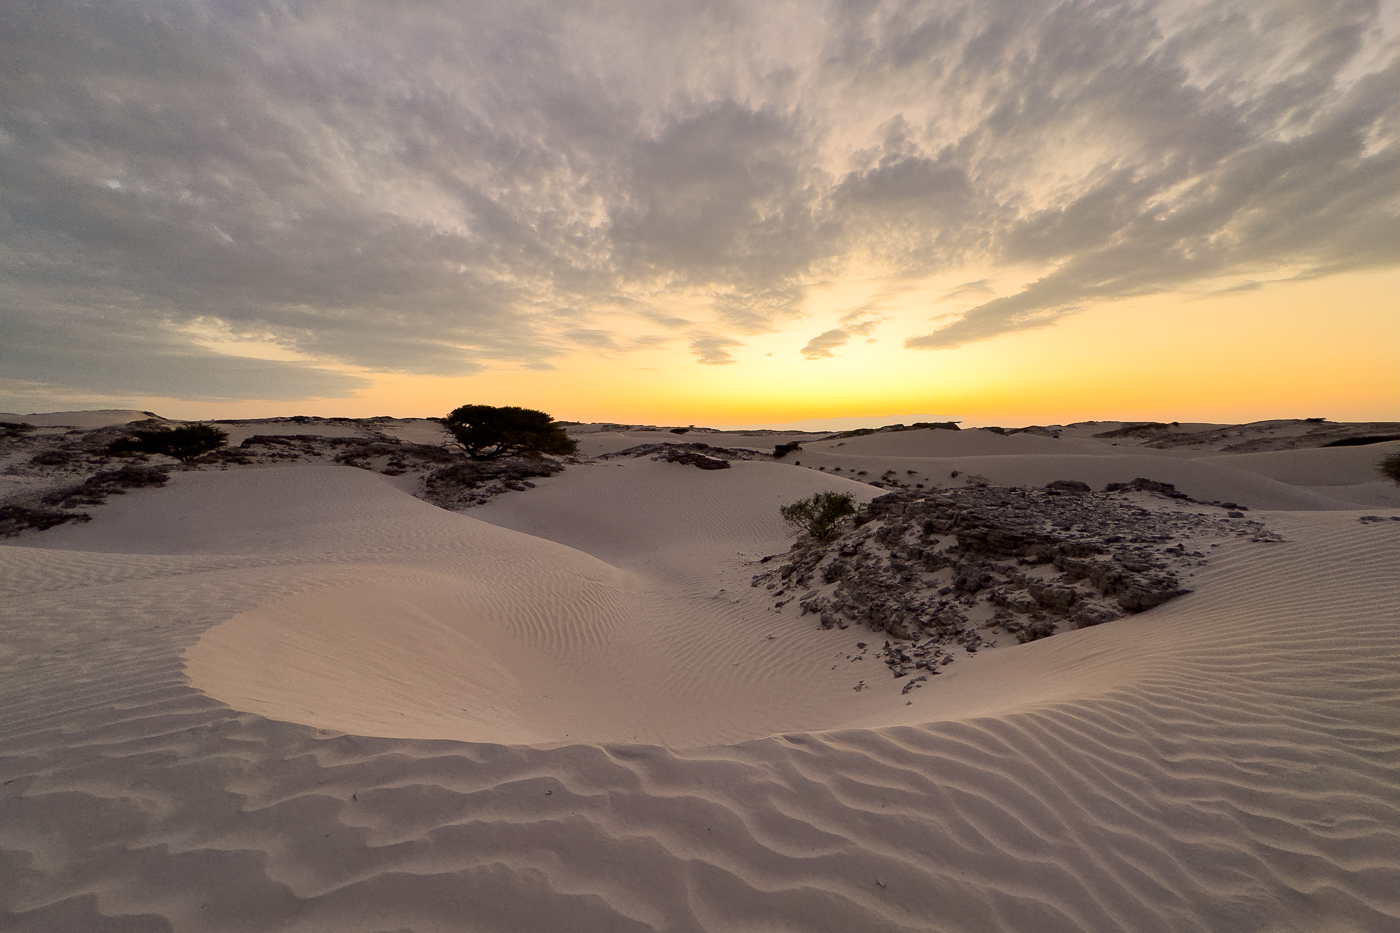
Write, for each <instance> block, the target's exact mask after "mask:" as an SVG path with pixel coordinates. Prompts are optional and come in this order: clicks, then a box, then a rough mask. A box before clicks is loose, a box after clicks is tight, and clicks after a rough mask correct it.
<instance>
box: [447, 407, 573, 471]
mask: <svg viewBox="0 0 1400 933" xmlns="http://www.w3.org/2000/svg"><path fill="white" fill-rule="evenodd" d="M442 426H443V427H445V428H446V429H447V431H448V433H449V434H451V435H452V438H453V440H455V441H456V442H457V445H458V446H460V447H461V448H462V449H463V450H465V451H466V452H467V456H468V457H470V458H472V459H473V460H495V459H497V458H498V457H520V456H525V457H531V456H539V455H540V454H556V455H559V456H563V455H566V454H572V453H574V452H575V451H576V450H578V444H577V442H575V441H574V439H573V438H571V437H569V435H568V434H566V433H564V429H563V428H562V427H560V426H558V425H557V424H555V423H554V421H553V419H551V418H550V416H549V415H547V414H545V413H544V412H542V411H535V410H534V409H531V408H517V407H515V406H507V407H504V408H497V407H495V406H492V405H463V406H462V407H461V408H457V409H454V410H453V411H452V412H451V414H449V415H448V416H447V417H446V418H444V419H442Z"/></svg>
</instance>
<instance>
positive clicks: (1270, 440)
mask: <svg viewBox="0 0 1400 933" xmlns="http://www.w3.org/2000/svg"><path fill="white" fill-rule="evenodd" d="M152 417H153V416H152V415H151V413H147V412H136V411H104V412H60V413H52V414H45V415H19V414H14V415H0V421H3V422H7V423H11V424H19V423H24V424H28V425H31V427H30V428H27V429H25V430H23V431H19V430H15V431H12V432H10V434H9V435H8V436H6V437H5V438H3V439H0V445H3V447H0V505H5V506H8V507H9V508H10V509H11V511H10V512H8V513H6V514H7V516H8V518H7V521H9V525H8V526H6V529H7V530H8V531H9V532H10V534H9V535H8V536H7V537H4V538H0V929H4V930H6V931H26V933H27V931H35V933H38V931H45V933H51V931H75V933H76V931H84V933H98V931H101V933H138V931H141V933H145V931H171V930H174V931H232V930H258V931H313V930H314V931H363V933H379V931H405V930H412V931H501V933H517V931H563V930H569V931H599V933H623V931H818V930H824V931H862V933H867V931H869V933H873V931H928V930H939V931H969V933H971V931H1037V933H1042V931H1124V930H1130V931H1135V933H1147V931H1162V933H1181V931H1232V933H1233V931H1245V933H1248V931H1257V933H1285V931H1290V933H1292V931H1297V933H1304V931H1309V933H1311V931H1338V933H1340V931H1347V933H1353V931H1357V933H1359V931H1367V933H1370V931H1374V933H1385V931H1393V930H1395V929H1397V928H1400V569H1397V568H1400V561H1397V558H1400V487H1397V486H1396V485H1395V484H1393V483H1389V482H1387V481H1386V480H1384V479H1383V478H1382V477H1381V476H1379V475H1378V474H1377V473H1376V464H1377V463H1378V462H1379V461H1380V460H1381V459H1382V458H1383V457H1385V456H1388V455H1392V454H1395V453H1396V452H1397V451H1400V440H1388V441H1378V442H1373V443H1359V442H1355V439H1357V438H1364V439H1369V440H1374V438H1376V437H1384V436H1389V435H1400V426H1397V425H1386V424H1380V425H1339V424H1333V423H1331V422H1323V421H1320V420H1281V421H1276V422H1259V423H1255V424H1250V425H1212V424H1159V425H1132V424H1123V423H1119V422H1088V423H1080V424H1073V425H1062V426H1061V425H1054V426H1041V427H1036V428H1032V429H1029V430H1022V431H1019V432H1017V431H1010V430H1006V431H1002V430H981V429H962V430H952V429H948V428H939V427H932V428H930V427H918V428H909V429H903V430H893V429H883V430H878V431H871V432H864V433H862V432H855V433H849V432H848V433H847V434H845V435H841V436H836V435H822V434H800V435H799V434H778V433H772V432H769V433H755V434H742V433H735V432H718V431H710V430H706V429H699V428H697V429H694V430H690V431H688V432H686V433H684V434H677V433H673V432H671V431H669V430H666V429H665V428H664V427H663V428H660V429H658V428H656V427H648V426H637V425H620V424H613V425H598V424H593V425H582V424H573V425H569V426H568V428H567V429H568V431H569V432H570V434H571V435H572V436H573V437H574V438H575V439H576V440H577V441H578V443H579V452H578V454H577V455H576V456H574V457H571V458H563V459H558V458H556V460H555V461H551V463H552V465H551V466H549V467H548V468H547V469H538V468H537V469H531V468H529V467H528V465H527V466H526V467H521V468H519V469H513V468H503V469H498V470H496V472H486V473H481V472H476V473H473V472H472V471H471V470H468V471H466V473H463V472H462V471H460V470H458V471H457V472H456V473H453V472H450V471H451V470H452V469H453V468H454V467H455V466H457V465H458V464H459V461H460V457H459V455H456V454H453V453H452V452H451V448H450V446H445V445H444V437H443V434H442V431H441V428H440V426H439V425H437V424H435V423H433V422H432V421H428V420H423V419H394V418H382V419H361V420H351V419H327V418H299V419H288V418H276V419H265V420H253V421H246V420H245V421H238V422H227V423H221V424H220V425H219V426H220V427H221V428H222V429H224V430H225V431H227V432H228V434H229V445H228V447H227V448H225V449H224V450H223V451H221V452H219V453H218V454H217V455H212V456H210V457H207V458H201V460H199V461H196V463H195V464H193V465H192V466H189V467H185V466H182V465H180V464H177V463H176V462H175V461H173V460H169V461H167V460H165V459H163V458H160V457H148V458H146V459H145V461H144V462H142V463H139V464H136V465H135V466H130V467H128V468H129V469H135V470H138V471H141V470H145V471H152V470H154V471H155V472H156V473H159V474H160V475H159V476H158V477H155V478H154V479H152V478H151V476H150V475H149V473H147V474H141V475H142V476H146V479H143V480H139V481H137V480H133V481H130V482H126V481H122V480H120V479H119V478H118V479H110V478H109V479H107V480H102V479H100V475H106V476H109V477H110V475H112V474H113V473H114V471H115V472H120V470H121V469H122V464H121V463H117V462H115V461H113V460H112V458H109V457H106V456H105V455H104V454H103V453H102V451H103V449H104V445H105V444H106V443H109V442H110V440H111V439H113V438H115V437H117V436H120V434H121V432H123V431H125V430H127V429H128V428H129V427H130V426H131V425H133V424H141V423H145V422H147V421H149V420H150V419H152ZM155 423H159V419H158V418H157V419H156V421H155ZM872 427H875V425H872ZM1348 439H1351V440H1348ZM1339 442H1340V443H1339ZM793 443H795V444H797V445H798V449H794V450H791V451H790V452H788V453H787V454H786V455H785V456H782V457H775V456H774V452H775V448H776V447H777V446H778V445H785V444H793ZM658 445H661V446H658ZM690 445H704V446H690ZM123 462H124V461H123ZM536 467H538V464H537V465H536ZM560 467H562V469H560ZM131 475H136V474H131ZM94 477H99V479H98V480H96V481H94ZM147 480H149V481H147ZM84 484H87V485H84ZM104 484H105V485H104ZM1110 484H1112V486H1113V487H1114V488H1113V489H1112V490H1111V491H1110V489H1109V487H1110ZM828 491H830V492H838V493H849V494H850V495H851V496H852V497H853V498H854V500H855V501H856V503H857V504H858V505H859V506H860V512H859V513H858V514H857V515H856V516H855V517H854V519H853V520H848V523H847V524H846V525H845V526H844V528H843V533H842V535H841V536H840V537H839V538H837V539H836V540H835V541H832V542H830V543H829V544H821V545H818V544H816V543H813V542H810V541H804V540H803V539H802V538H800V537H796V538H795V537H794V536H793V534H792V530H791V529H790V528H789V527H787V526H786V525H785V524H784V523H783V522H782V521H781V519H780V516H779V512H778V510H779V507H780V506H782V505H784V504H787V503H790V502H793V501H796V500H799V499H802V498H804V497H807V496H811V495H813V494H815V493H819V492H828ZM15 510H18V511H15ZM45 515H48V516H50V518H48V519H45V518H44V517H43V516H45ZM49 522H52V524H49Z"/></svg>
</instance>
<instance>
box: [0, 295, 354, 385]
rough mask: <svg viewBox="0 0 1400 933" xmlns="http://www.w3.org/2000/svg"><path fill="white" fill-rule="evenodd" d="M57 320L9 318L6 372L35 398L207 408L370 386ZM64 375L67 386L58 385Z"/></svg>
mask: <svg viewBox="0 0 1400 933" xmlns="http://www.w3.org/2000/svg"><path fill="white" fill-rule="evenodd" d="M65 324H66V322H64V321H62V320H58V319H55V318H54V317H28V316H20V315H14V314H11V315H7V316H6V318H5V320H4V321H3V326H0V371H3V372H4V374H5V377H6V379H7V380H16V381H23V382H27V383H31V384H32V387H31V392H30V394H34V393H35V392H38V391H40V389H41V388H42V389H47V390H49V391H50V392H51V393H52V394H54V395H67V394H71V393H72V392H73V391H78V392H87V393H91V394H93V395H98V396H105V397H112V396H124V397H136V396H141V395H153V396H165V397H169V398H183V399H191V400H203V401H228V400H235V399H267V400H291V399H298V398H313V397H314V398H347V397H349V396H352V395H354V394H355V392H356V391H358V390H360V389H364V388H367V387H368V386H369V385H370V382H369V380H368V379H365V378H363V377H361V376H355V375H348V374H345V373H341V372H336V371H334V370H331V369H327V368H324V367H319V366H314V365H310V364H307V363H303V362H285V361H277V360H261V359H251V358H248V357H242V356H226V355H223V354H220V353H215V352H213V351H212V350H206V349H204V348H202V347H198V346H193V345H190V344H188V343H185V342H183V341H182V340H180V339H179V338H178V337H177V336H176V335H173V334H170V333H163V332H161V330H160V329H158V328H151V327H146V326H143V325H142V324H141V323H140V322H139V321H137V322H133V321H130V320H125V319H123V318H121V317H117V316H111V317H108V316H101V317H89V319H88V321H87V322H86V326H85V327H84V328H82V329H81V330H80V331H77V332H74V331H73V329H71V328H69V327H67V326H65ZM55 374H62V381H61V382H60V381H58V380H56V379H55Z"/></svg>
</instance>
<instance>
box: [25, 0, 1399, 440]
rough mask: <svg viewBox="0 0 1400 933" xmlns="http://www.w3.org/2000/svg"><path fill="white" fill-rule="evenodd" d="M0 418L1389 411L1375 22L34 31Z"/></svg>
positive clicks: (898, 19) (881, 6)
mask: <svg viewBox="0 0 1400 933" xmlns="http://www.w3.org/2000/svg"><path fill="white" fill-rule="evenodd" d="M6 9H7V12H6V14H5V19H6V25H5V28H4V30H3V31H0V410H6V411H13V412H20V413H27V412H35V411H53V410H71V409H75V408H139V409H146V410H152V411H157V412H159V413H161V414H164V415H166V416H168V417H182V418H196V417H211V418H212V417H256V416H264V415H268V416H270V415H290V414H317V415H326V416H332V415H344V416H353V417H364V416H373V415H395V416H400V417H408V416H433V415H441V414H445V413H446V412H447V411H448V410H450V409H452V408H455V407H457V406H458V405H463V404H491V405H521V406H524V407H528V408H537V409H541V410H544V411H548V412H550V413H551V414H553V415H554V416H555V417H556V418H560V419H567V420H577V421H619V422H628V423H651V424H709V425H737V424H750V425H755V424H776V423H788V422H796V421H803V420H810V419H824V418H825V419H831V418H866V417H869V418H882V417H886V416H890V417H892V418H894V420H900V419H899V417H896V416H897V415H899V413H916V414H921V415H924V416H926V417H927V418H929V419H938V420H943V419H960V420H963V421H965V422H967V423H974V424H1005V425H1012V424H1017V423H1020V424H1030V423H1067V422H1070V421H1075V420H1088V419H1099V420H1149V419H1155V420H1181V421H1249V420H1256V419H1264V418H1276V417H1298V418H1301V417H1328V418H1331V419H1333V420H1352V421H1356V420H1400V171H1397V169H1400V164H1397V163H1400V158H1397V156H1400V146H1397V126H1398V125H1400V120H1397V111H1400V0H1387V2H1375V0H1279V2H1268V0H1245V2H1239V0H1208V2H1189V0H1171V2H1151V0H1140V2H1111V0H1097V2H1075V0H1068V2H1040V0H971V2H959V0H937V2H923V3H920V2H899V0H889V2H867V0H849V2H828V3H822V2H769V0H741V2H733V3H724V2H698V0H689V2H668V0H645V2H641V0H639V2H621V0H619V2H594V3H589V2H578V3H533V2H529V0H509V2H499V3H497V2H460V0H457V2H447V0H443V2H434V0H403V2H384V0H376V2H356V0H329V2H298V0H282V2H267V3H263V2H256V0H246V2H245V0H221V2H196V0H102V2H81V3H77V2H67V0H14V2H12V3H9V4H7V5H6Z"/></svg>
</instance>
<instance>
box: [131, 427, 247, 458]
mask: <svg viewBox="0 0 1400 933" xmlns="http://www.w3.org/2000/svg"><path fill="white" fill-rule="evenodd" d="M227 443H228V432H227V431H223V430H220V429H219V428H216V427H214V426H213V425H212V424H205V423H204V422H202V421H201V422H199V423H197V424H187V425H184V426H183V427H178V428H155V429H153V430H150V431H137V432H136V433H135V435H133V436H132V437H124V438H121V439H120V440H116V441H113V442H112V444H111V445H110V446H109V447H108V448H107V451H108V453H113V454H130V453H147V454H165V455H166V456H167V457H174V458H175V459H176V460H179V461H180V462H181V463H189V462H191V461H192V460H194V459H195V458H196V457H200V456H203V455H204V454H207V453H209V452H210V451H211V450H218V449H219V448H220V447H222V446H224V445H225V444H227Z"/></svg>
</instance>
